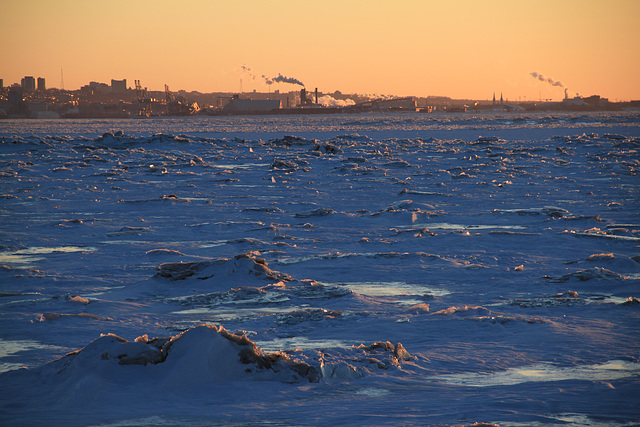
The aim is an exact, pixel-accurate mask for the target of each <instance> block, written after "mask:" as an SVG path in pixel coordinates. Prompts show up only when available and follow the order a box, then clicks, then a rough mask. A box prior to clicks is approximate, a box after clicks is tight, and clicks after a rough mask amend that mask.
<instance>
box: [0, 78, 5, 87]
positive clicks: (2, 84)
mask: <svg viewBox="0 0 640 427" xmlns="http://www.w3.org/2000/svg"><path fill="white" fill-rule="evenodd" d="M0 89H4V80H3V79H0Z"/></svg>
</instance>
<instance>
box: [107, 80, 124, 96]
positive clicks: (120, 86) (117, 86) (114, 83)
mask: <svg viewBox="0 0 640 427" xmlns="http://www.w3.org/2000/svg"><path fill="white" fill-rule="evenodd" d="M111 91H112V92H118V93H120V92H126V91H127V79H123V80H114V79H111Z"/></svg>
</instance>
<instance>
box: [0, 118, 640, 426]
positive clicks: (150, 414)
mask: <svg viewBox="0 0 640 427" xmlns="http://www.w3.org/2000/svg"><path fill="white" fill-rule="evenodd" d="M0 267H1V268H0V390H1V393H0V425H11V426H22V425H24V426H37V425H70V426H111V427H115V426H167V425H187V426H205V425H213V426H227V425H230V426H253V425H273V426H324V425H394V426H397V425H407V426H414V425H415V426H422V425H436V426H453V425H456V426H473V425H475V426H485V425H499V426H555V425H575V426H611V427H613V426H620V427H623V426H624V427H628V426H635V425H640V301H638V299H639V298H640V113H638V112H616V113H527V114H507V113H495V114H494V113H484V114H420V113H390V114H350V115H319V116H243V117H187V118H150V119H141V120H18V121H13V120H4V121H0Z"/></svg>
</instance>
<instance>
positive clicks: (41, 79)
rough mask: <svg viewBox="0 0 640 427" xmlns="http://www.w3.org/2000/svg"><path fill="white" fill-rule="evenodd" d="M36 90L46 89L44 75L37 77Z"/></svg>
mask: <svg viewBox="0 0 640 427" xmlns="http://www.w3.org/2000/svg"><path fill="white" fill-rule="evenodd" d="M38 90H47V85H46V83H45V81H44V77H38Z"/></svg>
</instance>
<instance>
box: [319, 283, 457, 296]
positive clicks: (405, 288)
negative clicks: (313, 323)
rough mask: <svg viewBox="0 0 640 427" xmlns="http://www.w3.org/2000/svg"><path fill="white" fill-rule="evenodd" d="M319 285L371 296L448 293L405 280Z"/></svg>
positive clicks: (447, 292) (447, 293) (438, 294)
mask: <svg viewBox="0 0 640 427" xmlns="http://www.w3.org/2000/svg"><path fill="white" fill-rule="evenodd" d="M319 283H320V284H321V285H329V286H345V287H347V288H349V290H351V291H353V292H355V293H357V294H361V295H369V296H372V297H395V296H404V295H425V294H428V295H431V296H437V297H440V296H444V295H449V294H450V292H449V291H447V290H445V289H440V288H433V287H430V286H425V285H421V284H417V283H407V282H401V281H396V282H375V281H367V282H326V283H325V282H319Z"/></svg>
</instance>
